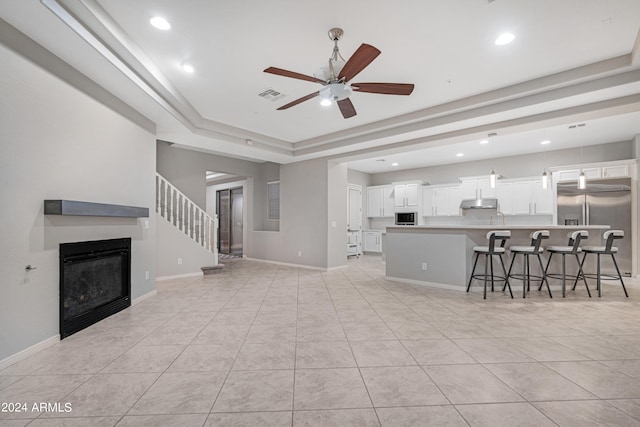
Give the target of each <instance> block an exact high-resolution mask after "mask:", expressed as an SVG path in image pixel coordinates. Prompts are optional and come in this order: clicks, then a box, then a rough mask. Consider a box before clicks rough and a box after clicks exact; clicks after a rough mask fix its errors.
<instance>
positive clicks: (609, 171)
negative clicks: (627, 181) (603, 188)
mask: <svg viewBox="0 0 640 427" xmlns="http://www.w3.org/2000/svg"><path fill="white" fill-rule="evenodd" d="M628 176H631V174H630V168H629V165H613V166H603V167H602V177H603V178H622V177H628Z"/></svg>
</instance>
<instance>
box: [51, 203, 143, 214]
mask: <svg viewBox="0 0 640 427" xmlns="http://www.w3.org/2000/svg"><path fill="white" fill-rule="evenodd" d="M44 214H45V215H70V216H107V217H124V218H148V217H149V208H142V207H138V206H126V205H112V204H107V203H93V202H79V201H75V200H45V201H44Z"/></svg>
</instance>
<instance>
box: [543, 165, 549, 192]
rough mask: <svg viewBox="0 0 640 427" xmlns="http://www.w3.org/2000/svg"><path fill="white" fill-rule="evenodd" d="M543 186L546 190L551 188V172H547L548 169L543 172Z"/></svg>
mask: <svg viewBox="0 0 640 427" xmlns="http://www.w3.org/2000/svg"><path fill="white" fill-rule="evenodd" d="M542 188H543V189H544V190H546V189H547V188H549V174H547V170H546V169H545V170H544V171H543V172H542Z"/></svg>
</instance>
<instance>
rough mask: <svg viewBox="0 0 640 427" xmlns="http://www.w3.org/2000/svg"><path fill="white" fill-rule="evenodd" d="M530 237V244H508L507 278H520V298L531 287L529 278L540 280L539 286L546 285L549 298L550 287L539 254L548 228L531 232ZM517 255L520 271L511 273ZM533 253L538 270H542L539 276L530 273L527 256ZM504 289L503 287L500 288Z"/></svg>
mask: <svg viewBox="0 0 640 427" xmlns="http://www.w3.org/2000/svg"><path fill="white" fill-rule="evenodd" d="M529 237H531V245H530V246H510V247H509V251H510V252H511V265H509V272H508V273H507V278H509V279H516V280H522V298H525V297H526V295H527V292H528V291H529V290H530V287H531V280H534V281H540V287H542V284H543V283H545V284H546V285H547V291H548V292H549V298H553V296H552V295H551V288H550V287H549V281H548V280H547V277H546V275H545V273H544V271H545V268H544V266H543V265H542V258H541V257H540V254H541V253H542V252H544V248H543V247H541V243H542V240H543V239H548V238H549V230H538V231H534V232H533V233H531V235H530V236H529ZM518 255H522V256H523V257H522V258H523V259H522V273H512V272H511V271H512V270H513V263H514V262H515V260H516V258H517V256H518ZM530 255H534V256H535V257H536V258H538V264H540V271H542V273H541V274H542V275H541V276H537V275H532V274H531V272H530V270H529V256H530ZM502 290H503V291H504V288H503V289H502Z"/></svg>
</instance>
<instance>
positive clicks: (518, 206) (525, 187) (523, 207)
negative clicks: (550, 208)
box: [513, 181, 533, 215]
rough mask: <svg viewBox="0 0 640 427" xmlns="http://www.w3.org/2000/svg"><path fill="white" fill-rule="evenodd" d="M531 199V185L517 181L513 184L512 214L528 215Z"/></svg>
mask: <svg viewBox="0 0 640 427" xmlns="http://www.w3.org/2000/svg"><path fill="white" fill-rule="evenodd" d="M532 198H533V183H532V182H531V181H518V182H514V183H513V214H514V215H529V214H530V213H531V200H532Z"/></svg>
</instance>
